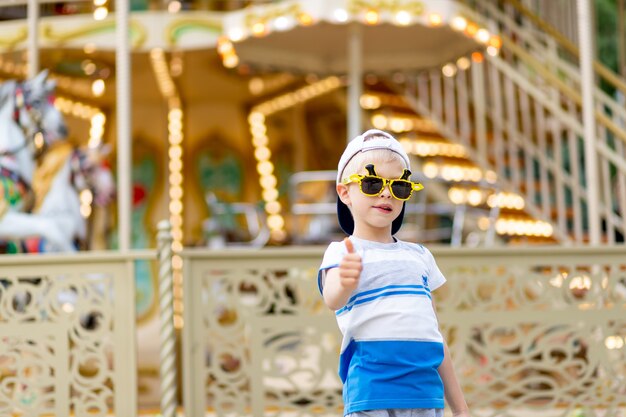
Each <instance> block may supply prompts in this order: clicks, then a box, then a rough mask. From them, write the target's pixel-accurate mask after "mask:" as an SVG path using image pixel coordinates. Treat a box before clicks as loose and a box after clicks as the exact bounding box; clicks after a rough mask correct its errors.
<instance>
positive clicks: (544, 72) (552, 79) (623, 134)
mask: <svg viewBox="0 0 626 417" xmlns="http://www.w3.org/2000/svg"><path fill="white" fill-rule="evenodd" d="M500 38H501V40H502V45H503V46H506V47H507V48H508V49H510V50H511V52H513V53H514V54H515V55H517V56H518V57H519V58H520V59H522V60H523V61H524V62H525V63H527V64H528V65H530V66H531V67H532V68H533V69H534V70H536V71H537V72H538V73H539V74H541V76H543V77H544V79H545V80H546V81H548V82H549V83H550V84H552V85H553V86H555V87H556V88H557V89H558V90H559V91H560V92H561V93H563V94H565V95H566V96H567V97H568V98H569V99H570V100H572V101H574V102H575V103H576V104H577V105H579V106H581V105H582V97H581V96H580V94H579V93H578V92H577V91H576V90H574V89H573V88H571V87H569V86H568V85H566V84H565V83H564V82H563V81H561V80H560V79H559V78H558V77H556V76H555V75H554V74H552V72H550V71H549V70H548V69H546V68H545V67H544V66H543V65H542V64H541V63H540V62H539V61H538V60H537V59H535V58H534V57H533V56H532V55H530V54H529V53H528V52H526V51H525V50H524V49H523V48H521V47H520V46H519V45H517V44H516V43H515V42H514V41H513V40H512V39H510V38H508V37H507V36H506V35H503V34H501V35H500ZM595 116H596V119H597V120H598V121H599V122H600V123H601V124H602V125H603V126H605V127H606V128H607V129H609V130H610V131H611V132H612V133H613V134H614V135H615V136H617V137H619V138H620V139H621V140H622V141H624V143H626V131H624V130H623V129H621V128H620V127H619V126H617V125H616V124H615V123H614V122H613V121H611V120H610V119H609V118H608V117H607V116H606V115H605V114H603V113H601V112H599V111H597V110H596V111H595Z"/></svg>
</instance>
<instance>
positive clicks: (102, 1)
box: [93, 0, 107, 7]
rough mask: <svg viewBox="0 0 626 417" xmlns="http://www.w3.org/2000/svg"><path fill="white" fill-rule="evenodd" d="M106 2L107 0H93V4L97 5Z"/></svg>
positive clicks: (102, 4)
mask: <svg viewBox="0 0 626 417" xmlns="http://www.w3.org/2000/svg"><path fill="white" fill-rule="evenodd" d="M106 3H107V0H93V5H94V6H96V7H98V6H104V5H105V4H106Z"/></svg>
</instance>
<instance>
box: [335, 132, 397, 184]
mask: <svg viewBox="0 0 626 417" xmlns="http://www.w3.org/2000/svg"><path fill="white" fill-rule="evenodd" d="M372 139H388V140H393V139H390V138H389V137H387V136H383V135H371V136H367V137H366V138H365V140H366V141H367V140H372ZM394 161H400V162H402V165H403V166H404V167H405V168H408V167H407V166H406V162H405V161H404V158H403V157H402V156H401V155H400V154H398V153H397V152H394V151H392V150H390V149H385V148H377V149H371V150H365V151H361V152H359V153H357V154H355V155H354V156H353V157H352V159H350V160H349V161H348V163H347V164H346V166H345V168H344V169H343V171H342V172H341V179H342V180H343V179H344V178H345V177H346V176H348V175H352V174H356V173H358V172H360V171H361V170H362V169H363V168H365V165H367V164H374V165H377V164H379V165H383V164H389V163H392V162H394Z"/></svg>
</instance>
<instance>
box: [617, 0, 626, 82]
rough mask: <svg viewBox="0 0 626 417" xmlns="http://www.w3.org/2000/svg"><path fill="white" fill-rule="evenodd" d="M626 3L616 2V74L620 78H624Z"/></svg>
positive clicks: (625, 70)
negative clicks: (617, 66)
mask: <svg viewBox="0 0 626 417" xmlns="http://www.w3.org/2000/svg"><path fill="white" fill-rule="evenodd" d="M625 4H626V1H624V0H617V33H618V36H617V62H618V65H619V69H618V71H617V72H618V73H619V74H620V75H621V76H622V77H626V39H624V38H625V37H626V28H625V25H626V23H625V22H624V19H625V18H626V16H625V15H624V8H625Z"/></svg>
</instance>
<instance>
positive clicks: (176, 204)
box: [169, 200, 183, 214]
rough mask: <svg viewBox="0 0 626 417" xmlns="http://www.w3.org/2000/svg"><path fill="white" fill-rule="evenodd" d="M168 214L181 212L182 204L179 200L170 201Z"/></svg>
mask: <svg viewBox="0 0 626 417" xmlns="http://www.w3.org/2000/svg"><path fill="white" fill-rule="evenodd" d="M169 208H170V213H172V214H181V213H182V212H183V203H182V202H181V201H180V200H174V201H170V207H169Z"/></svg>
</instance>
